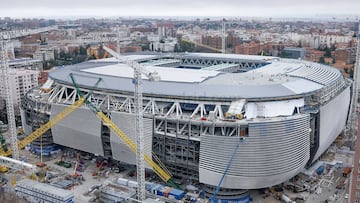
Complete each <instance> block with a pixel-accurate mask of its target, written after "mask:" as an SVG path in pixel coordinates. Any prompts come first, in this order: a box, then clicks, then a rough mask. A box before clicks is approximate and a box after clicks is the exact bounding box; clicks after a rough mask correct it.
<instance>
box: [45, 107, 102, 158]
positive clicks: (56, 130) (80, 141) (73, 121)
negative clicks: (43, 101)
mask: <svg viewBox="0 0 360 203" xmlns="http://www.w3.org/2000/svg"><path fill="white" fill-rule="evenodd" d="M66 107H67V106H65V105H59V104H52V105H51V116H50V118H53V117H54V116H56V115H57V114H58V113H60V112H61V111H63V110H64V109H65V108H66ZM51 133H52V135H53V139H54V142H55V143H56V144H60V145H64V146H67V147H71V148H75V149H79V150H82V151H85V152H90V153H94V154H98V155H101V156H104V150H103V144H102V141H101V137H100V133H101V121H100V119H99V118H97V117H96V115H95V114H94V113H93V112H92V111H91V110H89V109H87V108H78V109H77V110H75V111H74V112H73V113H72V114H70V115H69V116H68V117H66V118H65V119H63V120H62V121H60V122H59V123H58V124H57V125H55V126H53V127H52V128H51Z"/></svg>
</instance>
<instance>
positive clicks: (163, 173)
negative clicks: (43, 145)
mask: <svg viewBox="0 0 360 203" xmlns="http://www.w3.org/2000/svg"><path fill="white" fill-rule="evenodd" d="M70 77H71V78H72V80H73V83H74V85H75V88H76V90H77V92H78V94H79V95H80V98H79V99H78V100H77V101H76V102H74V103H73V104H72V105H70V106H69V107H67V108H65V110H64V111H62V112H60V113H59V114H57V115H56V116H55V117H53V118H52V119H50V120H49V121H48V122H47V123H45V124H43V125H41V126H40V127H39V128H38V129H36V130H35V131H34V132H32V133H31V134H30V135H28V136H27V137H25V138H24V139H23V140H21V141H19V142H18V143H17V145H18V148H19V149H22V148H24V147H25V146H26V145H28V144H30V143H31V142H33V141H34V140H36V139H37V138H39V137H41V136H42V135H43V134H44V133H45V132H46V131H48V130H49V129H50V128H51V127H52V126H54V125H56V124H58V123H59V122H60V121H62V120H63V119H65V118H66V117H67V116H69V115H70V114H71V113H73V112H74V111H75V110H76V109H77V108H79V107H80V106H82V105H83V104H84V103H86V104H87V106H88V107H89V109H91V110H92V111H93V112H95V113H96V115H97V117H98V118H99V119H100V120H101V121H102V122H103V123H105V124H106V125H108V126H109V127H110V128H111V129H112V130H113V131H114V132H115V133H116V134H117V135H118V136H119V137H120V138H121V139H122V140H124V142H125V143H126V144H127V146H128V147H129V148H130V149H131V150H132V151H133V152H134V153H136V151H137V147H136V144H135V143H134V142H133V141H132V140H131V139H130V138H129V137H128V136H127V135H126V134H125V133H124V132H123V131H122V130H120V129H119V128H118V127H117V126H116V125H115V124H114V123H113V122H112V121H111V120H110V119H109V118H108V117H107V116H106V115H105V114H104V113H103V112H102V111H100V110H99V109H97V108H96V107H95V106H94V105H93V104H92V103H91V102H90V101H88V100H87V98H85V97H84V96H82V95H81V91H80V90H79V88H78V86H77V84H76V83H75V80H74V78H73V76H72V75H70ZM12 152H13V151H12V150H7V151H4V150H3V149H0V155H1V156H5V157H7V156H10V155H12ZM152 156H153V158H154V159H155V160H156V162H157V163H156V162H155V161H154V160H152V159H151V157H149V156H148V155H146V154H145V155H144V160H145V161H146V162H147V163H148V164H149V165H150V166H151V167H152V168H153V170H154V171H155V173H156V174H157V175H158V176H159V177H160V178H161V179H162V180H163V181H164V182H166V183H169V184H171V185H173V186H174V187H178V185H177V184H176V183H175V182H174V181H173V180H172V175H171V173H170V172H169V170H168V169H167V168H166V167H165V165H164V164H163V163H162V162H161V161H160V159H159V158H158V157H157V156H156V155H155V154H154V153H153V154H152Z"/></svg>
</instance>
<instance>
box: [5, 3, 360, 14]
mask: <svg viewBox="0 0 360 203" xmlns="http://www.w3.org/2000/svg"><path fill="white" fill-rule="evenodd" d="M0 2H2V3H1V6H0V17H6V16H8V17H16V18H23V17H72V18H73V17H84V16H86V17H91V16H93V17H117V16H126V17H127V16H234V17H243V16H249V17H316V16H324V15H326V16H339V15H341V16H344V15H345V16H355V15H357V16H360V0H217V1H210V0H127V1H124V0H96V1H95V0H0Z"/></svg>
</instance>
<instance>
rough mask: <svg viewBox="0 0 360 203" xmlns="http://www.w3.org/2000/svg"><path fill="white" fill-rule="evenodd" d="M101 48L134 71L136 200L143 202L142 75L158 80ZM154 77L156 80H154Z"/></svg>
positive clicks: (138, 66) (153, 75) (132, 62)
mask: <svg viewBox="0 0 360 203" xmlns="http://www.w3.org/2000/svg"><path fill="white" fill-rule="evenodd" d="M103 48H104V49H105V50H106V51H107V52H109V53H110V54H111V55H113V56H114V57H116V58H117V59H118V60H120V61H122V62H125V63H126V64H127V65H128V66H130V67H131V68H133V69H134V83H135V91H134V106H135V126H136V127H135V135H136V146H137V150H135V152H136V169H137V182H138V200H140V201H142V200H145V194H146V190H145V163H144V155H145V153H144V151H145V146H144V145H145V144H144V132H143V116H144V115H143V99H142V78H141V77H142V74H144V75H145V76H146V77H148V79H149V80H160V78H159V77H158V75H157V74H156V73H151V72H149V71H147V70H146V69H143V68H142V66H141V65H140V64H139V63H137V62H136V61H132V60H128V59H127V58H126V57H124V56H121V55H119V54H118V53H116V52H115V51H113V50H112V49H110V48H108V47H106V46H103ZM155 77H156V78H155Z"/></svg>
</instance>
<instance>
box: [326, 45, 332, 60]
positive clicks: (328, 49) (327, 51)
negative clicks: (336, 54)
mask: <svg viewBox="0 0 360 203" xmlns="http://www.w3.org/2000/svg"><path fill="white" fill-rule="evenodd" d="M324 51H325V53H324V56H325V57H329V58H330V57H331V49H330V48H329V47H327V46H326V47H325V50H324Z"/></svg>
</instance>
